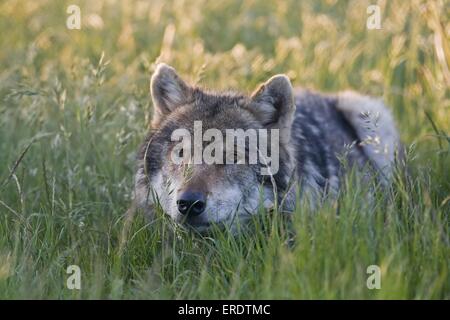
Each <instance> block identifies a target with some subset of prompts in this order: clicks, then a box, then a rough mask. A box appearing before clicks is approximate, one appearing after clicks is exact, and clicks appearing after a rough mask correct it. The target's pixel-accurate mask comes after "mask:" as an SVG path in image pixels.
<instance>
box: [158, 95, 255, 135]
mask: <svg viewBox="0 0 450 320" xmlns="http://www.w3.org/2000/svg"><path fill="white" fill-rule="evenodd" d="M193 91H194V92H193V93H192V95H193V98H192V100H191V101H186V103H185V104H183V105H182V106H181V107H179V108H176V109H175V110H173V111H172V112H171V113H170V114H169V115H168V116H167V117H166V118H165V119H163V121H161V122H160V123H159V124H158V125H157V126H159V127H160V128H161V129H163V128H167V129H166V130H167V132H166V133H169V132H168V131H171V130H174V129H178V128H186V129H188V130H191V129H192V127H193V125H194V121H201V124H202V128H203V129H205V130H206V129H209V128H214V129H218V130H220V131H224V130H226V129H234V128H240V129H250V128H254V129H257V128H261V127H263V123H261V121H260V120H259V119H258V118H257V117H256V116H255V115H254V114H253V113H252V112H251V111H250V110H249V108H250V104H251V102H250V101H249V99H248V98H247V97H246V96H244V95H242V94H239V93H234V92H212V91H205V90H203V89H200V88H195V89H193ZM163 130H164V129H163ZM166 136H167V135H166Z"/></svg>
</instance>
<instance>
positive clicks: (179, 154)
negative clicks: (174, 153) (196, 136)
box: [178, 148, 184, 158]
mask: <svg viewBox="0 0 450 320" xmlns="http://www.w3.org/2000/svg"><path fill="white" fill-rule="evenodd" d="M183 155H184V152H183V148H181V149H180V150H178V157H180V158H183Z"/></svg>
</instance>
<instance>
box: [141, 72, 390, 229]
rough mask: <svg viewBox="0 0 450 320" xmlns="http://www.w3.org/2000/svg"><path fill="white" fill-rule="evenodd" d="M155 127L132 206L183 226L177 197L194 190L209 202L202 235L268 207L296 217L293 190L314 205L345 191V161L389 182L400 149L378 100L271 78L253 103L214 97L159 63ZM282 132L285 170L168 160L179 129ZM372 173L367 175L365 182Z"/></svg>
mask: <svg viewBox="0 0 450 320" xmlns="http://www.w3.org/2000/svg"><path fill="white" fill-rule="evenodd" d="M151 92H152V99H153V105H154V109H155V110H154V117H153V122H152V129H151V131H150V133H149V135H148V136H147V138H146V140H145V142H144V143H143V145H142V147H141V150H140V153H139V156H138V169H137V173H136V182H135V201H136V204H137V206H138V207H141V208H143V209H144V210H145V211H146V212H147V214H149V215H151V214H152V208H153V206H154V205H155V204H158V205H161V207H162V209H163V210H164V212H166V213H167V214H168V215H169V216H170V217H171V218H172V219H173V220H174V221H176V222H177V223H180V224H182V223H184V222H185V221H184V220H183V217H182V215H181V214H180V213H179V212H178V210H177V207H176V198H177V194H178V193H180V192H181V191H183V190H185V189H186V188H195V189H196V190H201V191H202V192H205V193H206V194H207V195H208V199H207V210H206V212H205V213H204V214H202V215H200V216H199V217H196V218H195V219H194V220H193V221H191V225H193V226H195V229H196V230H198V231H201V232H202V231H206V230H208V229H209V227H210V226H211V224H212V223H215V224H220V225H224V226H229V227H231V229H232V230H234V229H235V227H236V225H237V224H239V223H242V222H245V221H246V220H248V218H249V217H250V216H251V215H252V214H255V213H256V212H257V211H258V210H257V209H258V205H259V204H260V203H263V204H264V206H266V207H271V206H273V205H274V204H277V203H278V204H279V203H283V204H284V207H283V210H293V209H294V206H295V201H294V200H295V198H296V197H295V192H296V190H301V192H302V196H304V197H309V196H310V198H311V199H315V200H317V198H318V197H321V196H323V195H326V194H329V193H336V192H337V191H338V190H339V187H340V184H341V181H342V177H343V175H344V174H345V172H344V171H345V170H344V168H345V167H344V166H343V165H342V161H343V160H345V162H347V164H348V165H349V166H346V167H353V166H356V167H358V168H359V169H360V170H364V171H367V172H371V173H375V174H376V175H377V176H378V175H379V176H380V181H381V182H383V183H385V184H386V183H388V181H389V178H390V176H391V170H392V163H393V161H394V156H395V154H396V150H397V148H398V144H399V143H398V139H399V138H398V134H397V131H396V128H395V125H394V123H393V120H392V117H391V115H390V113H389V111H388V110H387V108H386V107H385V106H384V105H383V103H382V102H381V101H379V100H376V99H373V98H370V97H366V96H362V95H359V94H357V93H353V92H343V93H340V94H337V95H323V94H320V93H314V92H310V91H306V90H295V91H294V90H293V89H292V87H291V84H290V81H289V79H288V78H287V77H286V76H284V75H278V76H274V77H272V78H271V79H269V80H268V81H267V82H266V83H264V84H263V85H261V86H260V87H259V88H258V89H257V90H256V91H255V92H254V93H253V94H252V95H250V96H247V95H244V94H237V93H227V92H225V93H223V92H219V93H217V92H209V91H205V90H202V89H200V88H194V87H191V86H189V85H188V84H186V83H185V82H184V81H183V80H181V78H180V77H179V76H178V75H177V74H176V72H175V70H174V69H173V68H171V67H169V66H167V65H165V64H160V65H158V67H157V69H156V71H155V73H154V75H153V77H152V81H151ZM198 120H201V121H202V123H203V128H204V129H205V130H206V129H208V128H217V129H219V130H221V131H225V130H226V129H238V128H239V129H244V130H246V129H249V128H253V129H273V128H276V129H279V132H280V148H279V154H280V158H279V162H280V164H279V170H278V172H277V173H276V174H274V175H272V176H262V175H261V174H260V166H261V165H260V164H256V165H250V164H231V165H228V164H227V165H207V164H195V165H192V164H185V165H175V164H174V163H173V162H171V161H170V158H169V154H170V152H171V150H172V148H173V142H172V141H171V140H170V137H171V134H172V132H173V131H174V130H175V129H178V128H185V129H187V130H190V131H192V128H193V123H194V121H198ZM365 174H367V173H364V175H365Z"/></svg>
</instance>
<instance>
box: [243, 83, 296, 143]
mask: <svg viewBox="0 0 450 320" xmlns="http://www.w3.org/2000/svg"><path fill="white" fill-rule="evenodd" d="M249 109H250V111H251V112H252V113H253V114H254V115H255V116H256V117H257V119H259V120H260V121H261V122H262V123H263V124H264V125H265V126H266V127H268V128H274V129H279V130H280V139H281V141H284V142H286V143H287V142H289V139H290V135H291V125H292V121H293V119H294V110H295V105H294V95H293V93H292V85H291V82H290V80H289V78H288V77H287V76H285V75H276V76H273V77H272V78H270V79H269V80H267V81H266V82H265V83H263V84H262V85H260V86H259V88H258V89H257V90H256V91H255V92H254V93H253V94H252V96H251V102H250V105H249Z"/></svg>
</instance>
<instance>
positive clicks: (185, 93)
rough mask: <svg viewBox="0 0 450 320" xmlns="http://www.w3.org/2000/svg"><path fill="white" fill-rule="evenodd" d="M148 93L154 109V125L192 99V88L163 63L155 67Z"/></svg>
mask: <svg viewBox="0 0 450 320" xmlns="http://www.w3.org/2000/svg"><path fill="white" fill-rule="evenodd" d="M150 91H151V95H152V100H153V106H154V108H155V110H154V116H153V122H154V123H157V122H159V121H160V120H161V118H162V117H164V116H165V115H167V114H169V113H171V112H172V111H173V110H174V109H175V108H177V107H179V106H181V105H184V104H186V103H189V102H190V100H191V99H192V88H191V87H190V86H189V85H187V84H186V83H185V82H184V81H183V80H182V79H181V78H180V77H179V76H178V75H177V73H176V71H175V69H174V68H172V67H171V66H168V65H167V64H165V63H160V64H158V65H157V67H156V70H155V72H154V73H153V76H152V79H151V82H150Z"/></svg>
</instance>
